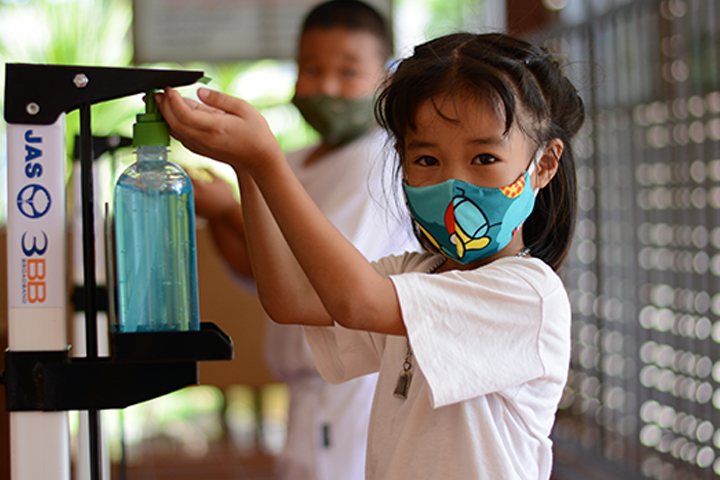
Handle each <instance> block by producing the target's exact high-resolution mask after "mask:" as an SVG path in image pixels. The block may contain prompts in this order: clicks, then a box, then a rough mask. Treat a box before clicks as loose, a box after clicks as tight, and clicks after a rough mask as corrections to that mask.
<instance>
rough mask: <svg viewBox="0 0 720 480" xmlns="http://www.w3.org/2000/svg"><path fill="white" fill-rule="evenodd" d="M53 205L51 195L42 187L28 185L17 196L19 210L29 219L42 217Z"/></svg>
mask: <svg viewBox="0 0 720 480" xmlns="http://www.w3.org/2000/svg"><path fill="white" fill-rule="evenodd" d="M51 203H52V202H51V200H50V193H49V192H48V191H47V189H46V188H45V187H43V186H42V185H37V184H30V185H27V186H25V188H23V189H22V190H20V193H18V196H17V205H18V209H19V210H20V213H22V214H23V215H25V216H26V217H28V218H33V219H35V218H40V217H42V216H43V215H45V214H46V213H47V212H48V210H50V205H51Z"/></svg>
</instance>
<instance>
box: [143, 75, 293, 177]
mask: <svg viewBox="0 0 720 480" xmlns="http://www.w3.org/2000/svg"><path fill="white" fill-rule="evenodd" d="M155 97H156V100H157V104H158V108H159V110H160V112H161V113H162V115H163V117H164V118H165V121H166V122H167V124H168V126H169V127H170V134H171V135H172V136H173V137H175V138H177V139H178V140H180V141H181V142H182V143H183V145H185V146H186V147H187V148H189V149H190V150H192V151H193V152H195V153H198V154H200V155H203V156H206V157H210V158H214V159H216V160H220V161H222V162H225V163H228V164H230V165H231V166H233V167H234V168H235V169H247V170H248V171H250V172H253V171H257V170H258V169H262V168H263V167H265V166H267V162H269V161H272V160H276V159H280V158H283V155H282V150H281V149H280V146H279V145H278V143H277V141H276V140H275V137H274V136H273V134H272V132H271V131H270V128H269V127H268V124H267V121H265V118H264V117H263V116H262V115H261V114H260V112H258V111H257V110H255V109H254V108H253V107H252V106H251V105H250V104H249V103H247V102H245V101H243V100H240V99H239V98H235V97H231V96H229V95H225V94H223V93H220V92H216V91H213V90H209V89H207V88H200V89H198V97H199V98H200V100H202V101H203V103H198V102H195V101H194V100H190V99H187V98H183V97H182V96H181V95H180V94H179V93H178V92H177V91H175V90H173V89H172V88H166V89H165V92H164V93H158V94H156V96H155Z"/></svg>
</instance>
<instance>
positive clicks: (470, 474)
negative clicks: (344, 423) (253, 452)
mask: <svg viewBox="0 0 720 480" xmlns="http://www.w3.org/2000/svg"><path fill="white" fill-rule="evenodd" d="M441 261H442V258H441V257H440V256H439V255H431V254H427V253H422V254H417V253H416V254H407V255H404V256H400V257H389V258H385V259H382V260H381V261H380V262H378V264H376V268H377V269H378V270H379V271H380V272H382V273H384V274H387V275H390V278H391V279H392V281H393V284H394V285H395V289H396V291H397V296H398V299H399V302H400V308H401V311H402V316H403V321H404V323H405V327H406V329H407V331H408V338H409V343H410V345H411V346H412V352H413V355H412V357H411V359H410V361H411V363H412V368H411V372H412V374H413V377H412V381H411V384H410V389H409V392H408V397H407V399H404V400H403V399H399V398H396V397H395V396H394V395H393V391H394V389H395V386H396V384H397V380H398V376H399V374H400V373H401V371H402V370H403V362H404V361H405V358H406V353H407V341H408V340H407V339H406V338H405V337H402V336H393V335H381V334H373V333H368V332H363V331H356V330H349V329H346V328H343V327H341V326H337V325H336V326H334V327H305V333H306V336H307V338H308V341H309V344H310V347H311V349H312V352H313V355H314V358H315V363H316V365H317V367H318V370H319V371H320V373H321V374H322V375H323V377H324V378H325V379H326V380H327V381H329V382H332V383H337V382H343V381H346V380H348V379H351V378H354V377H355V376H357V375H363V374H366V373H368V372H374V371H379V372H380V376H379V380H378V385H377V390H376V393H375V399H374V402H373V412H372V414H371V422H370V433H369V439H368V454H367V456H368V458H367V468H366V478H367V479H371V480H376V479H388V480H389V479H392V480H398V479H413V480H418V479H471V478H476V479H503V480H506V479H533V480H537V479H548V478H549V477H550V472H551V467H552V443H551V441H550V439H549V435H550V432H551V429H552V426H553V423H554V420H555V412H556V409H557V405H558V403H559V401H560V397H561V395H562V391H563V387H564V385H565V381H566V379H567V372H568V367H569V362H570V322H571V315H570V305H569V301H568V297H567V293H566V291H565V289H564V286H563V284H562V281H561V280H560V278H559V277H558V276H557V275H556V274H555V272H553V271H552V269H551V268H550V267H549V266H548V265H547V264H545V263H544V262H543V261H541V260H539V259H533V258H517V257H506V258H502V259H499V260H496V261H494V262H492V263H491V264H489V265H487V266H484V267H481V268H478V269H475V270H469V271H459V270H456V271H449V272H443V273H439V274H427V273H425V272H429V271H432V270H434V269H435V268H437V266H438V264H439V263H440V262H441ZM411 272H415V273H411Z"/></svg>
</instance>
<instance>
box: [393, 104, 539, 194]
mask: <svg viewBox="0 0 720 480" xmlns="http://www.w3.org/2000/svg"><path fill="white" fill-rule="evenodd" d="M416 126H417V128H416V130H414V131H412V130H410V131H408V133H407V135H406V138H405V146H404V150H403V151H402V153H403V155H402V157H403V160H404V162H403V164H404V169H405V181H406V182H407V183H408V185H411V186H413V187H420V186H427V185H435V184H438V183H442V182H444V181H446V180H449V179H451V178H452V179H457V180H463V181H465V182H468V183H472V184H474V185H478V186H481V187H504V186H506V185H510V184H511V183H513V182H514V181H515V180H517V179H518V177H520V175H521V174H522V173H523V172H524V171H525V170H527V168H528V167H529V165H530V161H531V159H532V158H533V157H534V155H535V151H536V148H537V147H536V146H535V144H534V143H532V142H531V141H530V140H529V139H528V138H527V137H526V136H525V135H523V134H522V132H521V131H520V130H519V129H518V128H517V127H516V126H515V125H513V127H512V128H511V129H510V131H509V132H507V134H503V133H504V130H505V123H504V122H503V121H502V119H501V118H500V117H498V115H497V114H496V112H495V111H494V110H493V109H492V108H491V107H490V106H489V105H487V104H486V103H485V102H478V101H477V100H475V99H474V98H472V97H471V96H468V95H463V96H457V95H455V96H449V95H446V94H443V95H440V96H436V97H433V98H430V99H428V100H426V101H425V102H424V103H422V104H421V105H420V107H419V108H418V111H417V117H416ZM536 173H537V172H533V175H532V182H533V188H535V187H542V186H544V185H539V184H538V179H537V175H536ZM545 183H546V182H545Z"/></svg>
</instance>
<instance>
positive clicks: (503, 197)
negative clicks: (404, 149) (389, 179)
mask: <svg viewBox="0 0 720 480" xmlns="http://www.w3.org/2000/svg"><path fill="white" fill-rule="evenodd" d="M541 153H542V150H540V151H539V154H541ZM537 158H539V155H538V156H536V158H534V159H533V161H532V162H531V165H530V167H529V168H528V170H527V171H525V172H523V174H522V175H521V176H520V177H519V178H518V179H517V180H516V181H515V182H513V183H512V184H510V185H507V186H505V187H500V188H488V187H478V186H477V185H473V184H470V183H467V182H464V181H462V180H455V179H450V180H447V181H445V182H443V183H438V184H436V185H429V186H425V187H411V186H410V185H408V184H407V183H405V182H403V189H404V191H405V197H406V199H407V203H408V206H409V208H410V213H411V214H412V217H413V221H414V222H415V224H416V225H417V226H418V227H419V228H420V231H421V232H422V233H423V235H425V236H426V237H427V239H428V240H429V241H430V242H431V243H432V244H433V245H434V246H435V247H436V248H437V249H438V250H439V251H440V252H441V253H442V254H443V255H445V256H446V257H448V258H450V259H452V260H455V261H456V262H458V263H462V264H466V263H471V262H474V261H476V260H481V259H483V258H485V257H488V256H490V255H492V254H494V253H497V252H499V251H500V250H502V249H503V248H505V247H506V246H507V244H508V243H510V240H512V238H513V237H514V236H515V234H516V233H517V231H518V228H519V227H520V225H522V223H523V222H524V221H525V220H527V218H528V217H529V216H530V214H531V213H532V211H533V207H534V206H535V192H533V190H532V188H530V174H531V173H532V171H533V170H534V168H535V162H536V161H537Z"/></svg>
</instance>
